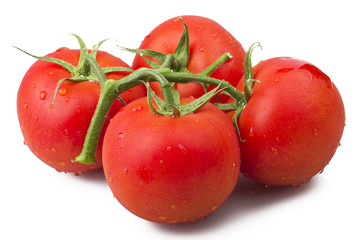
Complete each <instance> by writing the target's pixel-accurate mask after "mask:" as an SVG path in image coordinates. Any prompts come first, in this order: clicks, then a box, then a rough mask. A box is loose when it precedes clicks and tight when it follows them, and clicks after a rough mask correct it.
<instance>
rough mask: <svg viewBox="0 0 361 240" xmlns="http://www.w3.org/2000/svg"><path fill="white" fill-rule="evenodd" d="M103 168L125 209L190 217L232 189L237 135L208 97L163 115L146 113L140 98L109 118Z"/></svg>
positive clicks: (162, 218)
mask: <svg viewBox="0 0 361 240" xmlns="http://www.w3.org/2000/svg"><path fill="white" fill-rule="evenodd" d="M182 101H188V102H189V101H190V100H189V99H188V100H187V99H182ZM103 168H104V172H105V176H106V179H107V182H108V184H109V186H110V188H111V190H112V192H113V194H114V196H115V197H116V198H117V200H118V201H119V202H120V203H121V204H122V205H123V206H124V207H125V208H127V209H128V210H129V211H130V212H132V213H134V214H135V215H137V216H139V217H141V218H143V219H146V220H149V221H153V222H160V223H179V222H192V221H195V220H197V219H200V218H203V217H205V216H207V215H208V214H210V213H211V212H213V211H215V210H216V209H217V208H218V207H219V206H220V205H221V204H222V203H224V201H225V200H226V199H227V197H228V196H229V195H230V194H231V192H232V191H233V189H234V187H235V185H236V182H237V178H238V176H239V168H240V150H239V143H238V138H237V134H236V132H235V130H234V127H233V125H232V123H231V121H229V119H228V117H227V116H226V114H224V113H223V112H222V111H221V110H219V109H218V108H216V107H215V106H214V105H212V104H210V103H207V104H206V105H205V106H204V107H202V108H201V109H200V110H198V111H196V112H195V113H192V114H187V115H183V116H180V117H169V116H162V115H155V114H154V113H152V112H151V111H150V108H149V106H148V104H147V100H146V99H145V98H141V99H138V100H135V101H134V102H132V103H130V104H129V105H127V106H126V107H124V108H122V109H121V111H120V112H119V113H118V114H117V115H115V117H114V118H113V119H112V120H111V122H110V124H109V126H108V128H107V131H106V133H105V137H104V145H103Z"/></svg>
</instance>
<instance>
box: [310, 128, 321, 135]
mask: <svg viewBox="0 0 361 240" xmlns="http://www.w3.org/2000/svg"><path fill="white" fill-rule="evenodd" d="M312 132H313V135H314V136H316V137H317V136H318V135H319V134H320V133H319V132H318V129H317V128H315V129H313V130H312Z"/></svg>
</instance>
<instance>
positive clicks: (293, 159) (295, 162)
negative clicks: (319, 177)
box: [237, 58, 345, 186]
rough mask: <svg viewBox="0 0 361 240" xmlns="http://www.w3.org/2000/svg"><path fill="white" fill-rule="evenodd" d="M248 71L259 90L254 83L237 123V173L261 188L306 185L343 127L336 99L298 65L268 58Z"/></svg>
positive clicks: (327, 85)
mask: <svg viewBox="0 0 361 240" xmlns="http://www.w3.org/2000/svg"><path fill="white" fill-rule="evenodd" d="M253 71H254V78H255V79H257V80H259V81H261V82H262V84H260V83H257V82H256V83H255V85H254V91H253V94H252V96H251V99H250V101H249V102H248V104H247V105H246V107H245V109H244V110H243V112H242V113H241V116H240V117H239V120H238V124H239V126H240V132H241V138H242V140H244V141H242V142H241V143H240V145H241V151H242V166H241V172H242V173H244V174H245V175H246V176H248V177H250V178H252V179H254V180H256V181H258V182H260V183H263V184H266V185H276V186H282V185H299V184H301V183H303V182H307V181H309V180H310V179H311V178H312V177H313V176H314V175H316V174H317V173H319V172H321V171H323V169H324V168H325V166H326V165H327V164H328V163H329V161H330V160H331V158H332V156H333V155H334V153H335V151H336V148H337V147H338V146H339V143H340V139H341V136H342V133H343V129H344V126H345V110H344V106H343V102H342V99H341V96H340V94H339V92H338V90H337V88H336V86H335V85H334V84H333V83H332V82H331V80H330V78H329V77H328V76H327V75H326V74H324V73H323V72H322V71H321V70H319V69H318V68H316V67H315V66H314V65H312V64H310V63H308V62H305V61H302V60H298V59H294V58H273V59H269V60H266V61H262V62H260V63H259V64H258V65H256V66H255V67H254V68H253ZM243 81H244V79H242V81H240V83H239V85H238V87H237V88H238V89H242V88H243Z"/></svg>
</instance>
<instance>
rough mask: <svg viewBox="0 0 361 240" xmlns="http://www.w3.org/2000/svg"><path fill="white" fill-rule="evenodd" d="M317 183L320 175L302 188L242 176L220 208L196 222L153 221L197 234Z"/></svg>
mask: <svg viewBox="0 0 361 240" xmlns="http://www.w3.org/2000/svg"><path fill="white" fill-rule="evenodd" d="M316 185H317V178H314V179H312V181H310V182H309V183H306V184H302V185H301V186H299V187H265V186H264V185H261V184H258V183H256V182H254V181H252V180H250V179H248V178H245V177H243V176H240V177H239V180H238V183H237V186H236V188H235V190H234V191H233V193H232V194H231V196H230V197H229V198H228V200H227V201H226V202H225V203H224V204H223V205H222V206H221V207H220V208H219V209H217V211H215V212H214V213H212V214H211V215H209V216H208V217H206V218H205V219H204V220H199V221H196V222H194V223H186V224H175V225H167V224H154V225H155V227H156V228H159V229H160V230H162V231H165V232H169V233H172V234H183V235H187V234H197V233H202V232H204V231H207V232H208V231H212V230H215V229H219V228H222V226H224V225H227V224H231V223H232V222H234V221H237V222H239V221H242V219H243V218H244V219H247V216H249V215H252V214H254V213H256V212H259V211H262V210H264V209H266V208H270V207H272V206H274V205H275V204H280V203H281V202H283V201H288V200H291V199H292V198H295V197H297V196H300V195H303V194H306V193H307V192H310V191H312V189H314V188H315V186H316Z"/></svg>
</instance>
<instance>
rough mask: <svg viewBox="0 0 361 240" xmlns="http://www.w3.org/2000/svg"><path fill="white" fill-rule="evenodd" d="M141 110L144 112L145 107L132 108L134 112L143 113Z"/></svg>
mask: <svg viewBox="0 0 361 240" xmlns="http://www.w3.org/2000/svg"><path fill="white" fill-rule="evenodd" d="M141 110H143V106H135V107H133V108H132V111H133V112H137V111H141Z"/></svg>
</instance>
